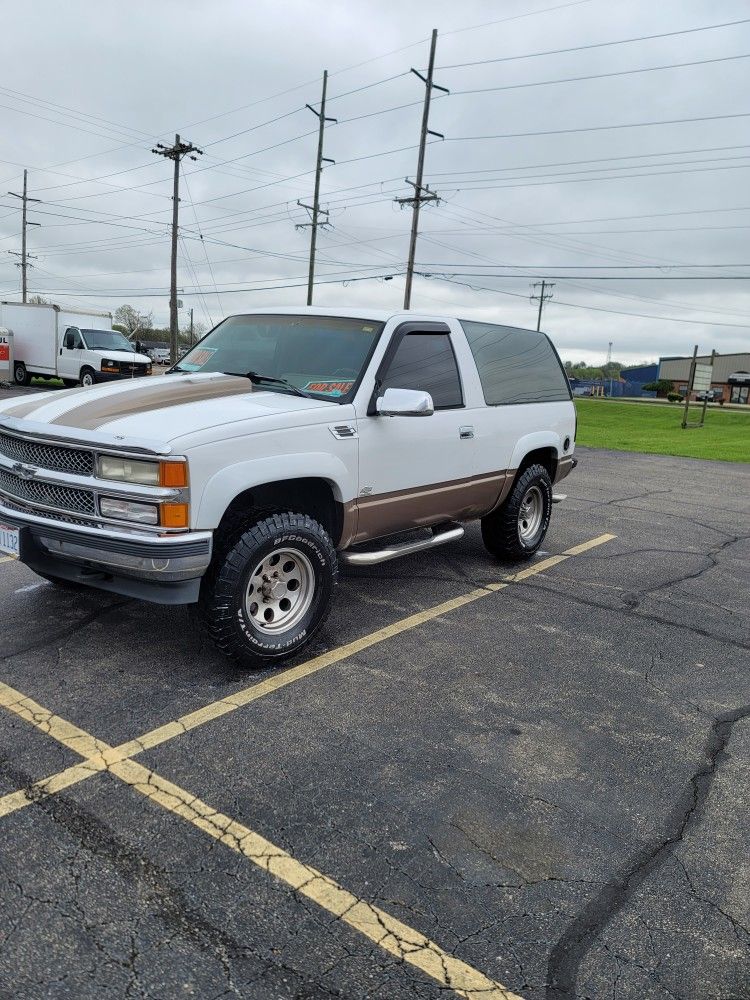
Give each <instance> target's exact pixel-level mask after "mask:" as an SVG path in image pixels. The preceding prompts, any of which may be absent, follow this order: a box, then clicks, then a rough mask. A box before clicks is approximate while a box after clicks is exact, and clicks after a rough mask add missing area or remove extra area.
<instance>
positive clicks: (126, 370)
mask: <svg viewBox="0 0 750 1000" xmlns="http://www.w3.org/2000/svg"><path fill="white" fill-rule="evenodd" d="M120 373H121V374H122V375H145V374H146V366H145V365H142V364H140V365H139V364H130V363H127V362H120Z"/></svg>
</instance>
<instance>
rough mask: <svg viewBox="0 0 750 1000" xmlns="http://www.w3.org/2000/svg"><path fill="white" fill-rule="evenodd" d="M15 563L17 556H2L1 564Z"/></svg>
mask: <svg viewBox="0 0 750 1000" xmlns="http://www.w3.org/2000/svg"><path fill="white" fill-rule="evenodd" d="M15 561H16V557H15V556H0V563H4V562H15Z"/></svg>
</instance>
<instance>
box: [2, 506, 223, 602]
mask: <svg viewBox="0 0 750 1000" xmlns="http://www.w3.org/2000/svg"><path fill="white" fill-rule="evenodd" d="M0 521H2V522H3V523H4V524H8V525H10V526H11V527H14V528H19V529H20V553H19V555H20V560H21V562H23V563H25V564H26V565H27V566H28V567H29V568H30V569H33V570H35V571H36V572H37V573H42V574H46V575H48V576H58V577H62V578H63V579H65V580H71V581H74V582H77V583H84V584H86V585H87V586H90V587H95V588H97V589H99V590H108V591H112V592H114V593H116V594H124V595H126V596H128V597H137V598H140V599H142V600H146V601H153V602H154V603H156V604H193V603H195V602H196V601H197V600H198V593H199V589H200V579H201V577H202V576H203V574H204V573H205V572H206V569H207V568H208V565H209V563H210V562H211V546H212V539H213V533H212V532H210V531H191V532H186V533H185V534H182V535H171V536H156V537H155V536H153V535H145V534H140V533H137V532H133V533H130V532H125V531H114V530H110V529H102V528H89V527H85V526H83V525H77V524H67V523H65V522H63V521H53V520H50V519H47V518H43V517H38V516H37V515H36V514H32V513H27V512H25V511H24V512H22V511H19V510H16V509H14V508H11V507H6V506H5V505H4V504H3V503H2V502H1V501H0Z"/></svg>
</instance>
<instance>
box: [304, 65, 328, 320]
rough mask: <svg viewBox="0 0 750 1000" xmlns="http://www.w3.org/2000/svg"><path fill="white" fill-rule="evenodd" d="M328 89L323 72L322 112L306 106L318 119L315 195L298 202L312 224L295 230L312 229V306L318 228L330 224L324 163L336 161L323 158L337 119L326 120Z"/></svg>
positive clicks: (309, 291) (309, 301)
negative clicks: (323, 203)
mask: <svg viewBox="0 0 750 1000" xmlns="http://www.w3.org/2000/svg"><path fill="white" fill-rule="evenodd" d="M327 87H328V70H324V72H323V93H322V95H321V98H320V111H316V110H315V108H314V107H313V106H312V105H311V104H306V105H305V107H306V108H309V109H310V111H312V113H313V114H314V115H315V117H316V118H317V119H318V156H317V159H316V161H315V191H314V194H313V203H312V205H305V204H303V202H301V201H298V202H297V204H298V205H299V207H300V208H305V209H307V211H308V212H309V213H310V222H300V223H299V224H298V225H297V226H296V227H295V228H296V229H306V228H307V226H309V227H310V267H309V270H308V275H307V304H308V305H309V306H311V305H312V300H313V284H314V283H315V245H316V243H317V237H318V227H319V226H323V227H325V226H327V225H328V224H329V223H328V211H327V210H326V209H322V208H321V207H320V175H321V174H322V173H323V164H324V163H335V162H336V161H335V160H332V159H330V157H328V156H323V134H324V132H325V127H326V122H336V121H337V119H336V118H326V89H327ZM321 215H324V216H325V219H324V221H323V222H320V219H319V217H320V216H321Z"/></svg>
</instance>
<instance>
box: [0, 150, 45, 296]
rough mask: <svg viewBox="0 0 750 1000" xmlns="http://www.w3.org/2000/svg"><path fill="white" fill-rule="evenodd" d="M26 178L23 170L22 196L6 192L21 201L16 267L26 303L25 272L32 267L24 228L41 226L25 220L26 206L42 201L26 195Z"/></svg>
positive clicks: (26, 174) (26, 283)
mask: <svg viewBox="0 0 750 1000" xmlns="http://www.w3.org/2000/svg"><path fill="white" fill-rule="evenodd" d="M27 178H28V170H24V172H23V194H16V192H15V191H9V192H8V194H11V195H13V197H14V198H20V199H21V254H20V257H21V260H20V262H19V265H18V266H19V267H20V268H21V301H22V302H25V301H26V293H27V290H28V282H27V280H26V270H27V268H29V267H33V265H32V264H29V257H30V255H29V254H27V253H26V227H27V226H41V222H29V221H28V220H27V218H26V205H27V204H28V202H30V201H37V202H40V201H41V200H42V199H41V198H29V196H28V194H27V193H26V183H27ZM10 252H11V253H12V254H13V256H14V257H18V256H19V255H18V254H17V253H15V252H14V251H13V250H11V251H10Z"/></svg>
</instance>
